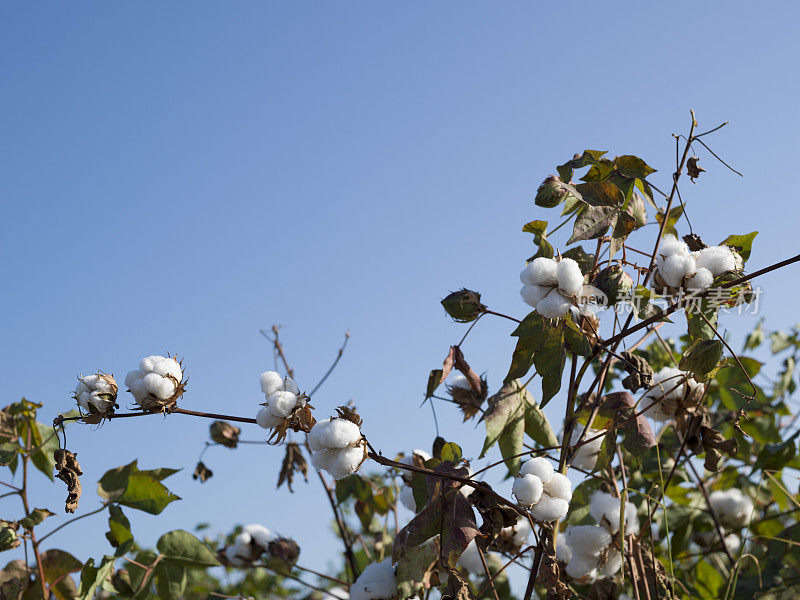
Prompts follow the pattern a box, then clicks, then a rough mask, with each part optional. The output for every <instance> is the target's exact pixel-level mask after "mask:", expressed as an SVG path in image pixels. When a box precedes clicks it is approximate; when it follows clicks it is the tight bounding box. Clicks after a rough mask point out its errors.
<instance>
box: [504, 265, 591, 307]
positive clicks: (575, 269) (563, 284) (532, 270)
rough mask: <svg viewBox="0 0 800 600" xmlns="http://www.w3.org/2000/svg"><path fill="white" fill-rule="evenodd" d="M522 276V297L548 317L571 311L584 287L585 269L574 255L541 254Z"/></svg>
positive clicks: (526, 268) (524, 270)
mask: <svg viewBox="0 0 800 600" xmlns="http://www.w3.org/2000/svg"><path fill="white" fill-rule="evenodd" d="M519 277H520V280H521V281H522V289H521V290H520V295H521V296H522V299H523V300H524V301H525V302H526V303H527V304H529V305H530V306H532V307H534V308H535V309H536V310H537V312H538V313H539V314H541V315H542V316H543V317H545V318H547V319H557V318H559V317H563V316H564V315H565V314H567V311H568V310H569V307H570V306H571V305H572V303H573V302H575V301H577V299H578V297H579V296H580V294H581V290H582V289H583V279H584V276H583V273H581V268H580V266H578V263H577V262H575V261H574V260H573V259H571V258H563V257H561V258H560V260H556V259H553V258H545V257H544V256H540V257H538V258H535V259H533V260H532V261H531V262H530V263H528V265H527V266H526V267H525V268H524V269H523V270H522V272H521V273H520V276H519Z"/></svg>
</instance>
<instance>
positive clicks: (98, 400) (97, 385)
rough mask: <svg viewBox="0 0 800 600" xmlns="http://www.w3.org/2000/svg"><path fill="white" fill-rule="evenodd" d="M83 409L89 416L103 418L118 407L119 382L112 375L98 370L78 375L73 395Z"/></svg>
mask: <svg viewBox="0 0 800 600" xmlns="http://www.w3.org/2000/svg"><path fill="white" fill-rule="evenodd" d="M72 397H73V398H74V399H75V401H76V402H77V404H78V406H79V407H80V409H81V411H82V412H83V413H85V414H86V415H87V416H89V417H96V418H102V417H106V416H109V415H111V414H114V409H115V408H117V382H116V381H115V380H114V377H113V376H112V375H109V374H107V373H103V372H102V371H101V372H98V373H94V374H92V375H85V376H83V375H82V376H80V377H78V384H77V385H76V386H75V392H74V394H73V396H72Z"/></svg>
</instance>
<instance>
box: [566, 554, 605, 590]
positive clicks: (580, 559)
mask: <svg viewBox="0 0 800 600" xmlns="http://www.w3.org/2000/svg"><path fill="white" fill-rule="evenodd" d="M564 571H565V572H566V573H567V576H568V577H569V578H570V579H574V580H575V581H578V582H579V583H591V582H592V581H594V580H595V579H597V557H596V556H587V555H585V554H577V553H575V552H574V549H573V554H572V558H570V561H569V562H568V563H567V566H566V568H565V569H564Z"/></svg>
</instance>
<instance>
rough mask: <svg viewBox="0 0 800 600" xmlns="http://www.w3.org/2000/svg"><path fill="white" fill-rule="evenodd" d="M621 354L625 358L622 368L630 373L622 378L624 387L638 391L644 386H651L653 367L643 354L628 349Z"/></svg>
mask: <svg viewBox="0 0 800 600" xmlns="http://www.w3.org/2000/svg"><path fill="white" fill-rule="evenodd" d="M620 356H622V358H624V359H625V361H623V363H622V368H624V369H625V371H626V372H627V373H628V376H627V377H626V378H625V379H623V380H622V387H624V388H625V389H626V390H630V391H631V392H636V391H638V390H640V389H642V388H650V387H651V386H652V385H653V367H651V366H650V363H648V362H647V360H645V358H644V357H643V356H639V355H638V354H633V353H632V352H627V351H625V352H623V353H622V354H620Z"/></svg>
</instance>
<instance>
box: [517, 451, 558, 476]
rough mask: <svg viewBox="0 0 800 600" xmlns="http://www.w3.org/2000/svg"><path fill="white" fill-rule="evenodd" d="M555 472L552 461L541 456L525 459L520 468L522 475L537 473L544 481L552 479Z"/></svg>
mask: <svg viewBox="0 0 800 600" xmlns="http://www.w3.org/2000/svg"><path fill="white" fill-rule="evenodd" d="M554 472H555V470H554V469H553V465H551V464H550V461H548V460H547V459H546V458H544V457H541V456H537V457H535V458H532V459H530V460H528V461H525V462H524V463H523V464H522V466H521V467H520V469H519V474H520V475H535V476H536V477H538V478H539V479H541V480H542V483H547V482H548V481H550V479H551V478H552V477H553V473H554Z"/></svg>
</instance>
